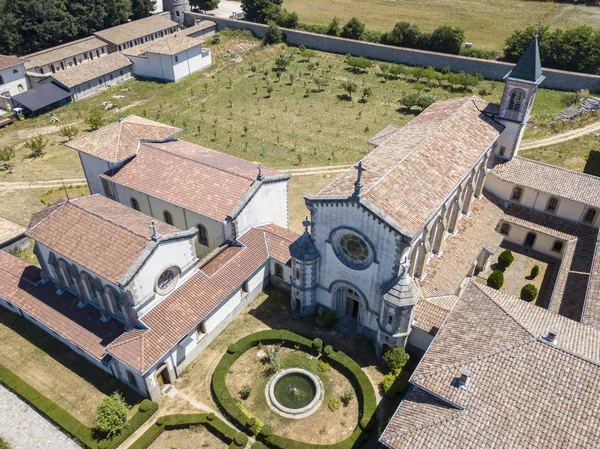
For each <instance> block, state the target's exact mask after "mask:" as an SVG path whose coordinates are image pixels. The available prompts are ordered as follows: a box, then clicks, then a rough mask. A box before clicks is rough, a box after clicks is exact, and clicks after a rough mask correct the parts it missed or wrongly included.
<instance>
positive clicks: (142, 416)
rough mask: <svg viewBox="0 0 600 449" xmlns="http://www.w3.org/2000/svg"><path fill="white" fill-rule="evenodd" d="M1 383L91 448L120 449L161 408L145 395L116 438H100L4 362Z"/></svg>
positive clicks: (0, 371)
mask: <svg viewBox="0 0 600 449" xmlns="http://www.w3.org/2000/svg"><path fill="white" fill-rule="evenodd" d="M0 383H1V384H3V385H4V386H6V388H8V389H9V390H11V391H12V392H13V393H15V394H16V395H17V396H19V397H20V398H21V399H23V400H24V401H25V402H27V403H28V404H29V405H31V406H32V407H33V408H35V409H36V410H37V411H38V412H39V413H41V414H42V415H44V416H45V417H46V418H48V419H49V420H50V421H52V422H53V423H54V424H56V425H57V426H58V427H60V428H61V429H62V430H63V431H64V432H65V433H67V434H68V435H70V436H71V437H73V438H74V439H75V440H77V441H79V442H80V443H81V444H83V445H84V446H85V447H86V448H88V449H116V447H117V446H119V445H120V444H121V443H122V442H123V441H125V440H126V439H127V438H129V437H130V436H131V435H132V434H133V433H134V432H135V431H136V430H137V429H138V428H139V427H140V426H141V425H142V424H144V423H145V422H146V421H147V420H148V418H150V417H151V416H152V415H153V414H154V413H155V412H156V410H158V404H156V403H155V402H152V401H150V400H148V399H145V400H144V401H142V402H141V403H140V407H139V410H138V411H137V412H136V414H135V415H133V416H132V417H131V419H130V420H129V421H127V424H126V426H125V428H124V429H123V431H122V432H121V433H120V434H119V435H117V436H116V437H115V438H113V439H112V440H101V441H97V440H96V439H95V438H94V434H93V431H92V429H90V428H89V427H87V426H86V425H85V424H83V423H82V422H80V421H79V420H77V419H76V418H75V417H73V416H72V415H71V414H70V413H69V412H67V411H66V410H65V409H63V408H62V407H59V406H58V405H57V404H56V403H54V402H53V401H51V400H50V399H48V398H47V397H46V396H44V395H43V394H42V393H40V392H39V391H37V390H36V389H35V388H33V387H32V386H31V385H29V384H28V383H27V382H25V381H24V380H23V379H21V378H20V377H19V376H17V375H16V374H14V373H13V372H12V371H10V370H9V369H8V368H6V367H5V366H3V365H0ZM142 409H145V411H142Z"/></svg>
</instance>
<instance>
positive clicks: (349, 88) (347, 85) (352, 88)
mask: <svg viewBox="0 0 600 449" xmlns="http://www.w3.org/2000/svg"><path fill="white" fill-rule="evenodd" d="M342 89H344V90H345V91H346V93H347V94H348V96H349V97H350V99H351V100H352V94H353V93H356V91H357V90H358V86H357V85H356V83H353V82H352V81H344V82H343V83H342Z"/></svg>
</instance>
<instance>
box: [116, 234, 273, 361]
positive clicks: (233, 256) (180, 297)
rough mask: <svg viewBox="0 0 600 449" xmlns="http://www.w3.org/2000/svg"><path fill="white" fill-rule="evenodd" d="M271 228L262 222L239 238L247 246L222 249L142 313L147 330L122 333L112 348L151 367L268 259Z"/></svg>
mask: <svg viewBox="0 0 600 449" xmlns="http://www.w3.org/2000/svg"><path fill="white" fill-rule="evenodd" d="M268 233H269V232H268V231H267V230H264V229H259V228H253V229H251V230H250V231H248V232H247V233H246V234H244V236H242V237H241V238H240V243H241V244H242V245H243V246H241V247H240V246H230V247H229V248H227V249H225V250H224V251H222V252H221V253H220V254H219V255H218V256H217V257H216V258H215V259H213V260H212V261H210V262H209V263H208V264H207V265H205V266H204V267H202V269H201V271H198V272H197V273H196V274H194V275H193V276H192V277H191V278H190V279H189V280H187V281H186V282H185V283H184V284H183V285H181V286H180V287H178V288H177V290H175V291H174V292H173V293H172V294H171V295H169V296H168V297H167V298H165V299H164V300H163V301H162V302H160V303H159V304H158V305H157V306H155V307H154V308H153V309H151V310H150V311H149V312H148V313H147V314H145V315H144V316H142V317H141V321H142V322H143V323H144V324H145V325H146V326H148V329H147V330H134V331H131V332H129V333H126V334H124V335H122V336H121V337H119V338H118V339H117V340H116V341H115V342H113V343H111V344H110V345H109V347H108V348H107V350H108V352H109V353H110V354H112V355H113V356H115V357H117V358H118V359H119V360H122V361H123V362H125V363H127V364H128V365H129V366H131V367H132V368H134V369H136V370H137V371H139V372H141V373H143V372H145V371H147V370H148V369H149V368H151V367H152V365H153V364H154V363H156V362H157V361H158V359H159V358H160V357H162V356H163V355H164V354H165V353H166V352H167V351H169V350H170V349H171V348H172V347H173V346H175V345H176V344H177V342H179V341H180V340H181V339H182V338H183V337H184V336H185V335H186V334H188V333H189V332H190V331H192V330H193V329H194V327H195V326H197V325H198V324H199V323H200V322H201V321H202V320H203V319H204V318H205V317H206V316H207V315H208V314H209V313H210V312H211V311H212V310H213V309H214V308H215V307H216V306H218V305H219V304H220V303H221V302H222V301H223V300H225V299H227V298H228V297H229V295H231V293H232V292H233V291H235V290H236V289H238V288H239V287H240V286H241V285H242V283H243V282H244V281H246V280H247V279H248V278H249V277H250V275H251V274H252V273H254V272H255V271H256V270H257V269H258V268H259V267H260V266H261V265H263V264H264V263H265V262H266V261H267V260H268V257H269V255H268V249H267V244H266V239H267V234H268Z"/></svg>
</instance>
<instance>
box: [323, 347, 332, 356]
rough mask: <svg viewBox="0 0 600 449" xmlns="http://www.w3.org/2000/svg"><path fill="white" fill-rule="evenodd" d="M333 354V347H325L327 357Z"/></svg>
mask: <svg viewBox="0 0 600 449" xmlns="http://www.w3.org/2000/svg"><path fill="white" fill-rule="evenodd" d="M332 352H333V346H331V345H327V346H325V348H324V349H323V353H324V354H325V355H331V353H332Z"/></svg>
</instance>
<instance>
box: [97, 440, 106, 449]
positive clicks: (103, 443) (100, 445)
mask: <svg viewBox="0 0 600 449" xmlns="http://www.w3.org/2000/svg"><path fill="white" fill-rule="evenodd" d="M107 447H108V440H100V442H99V443H98V449H106V448H107Z"/></svg>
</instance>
